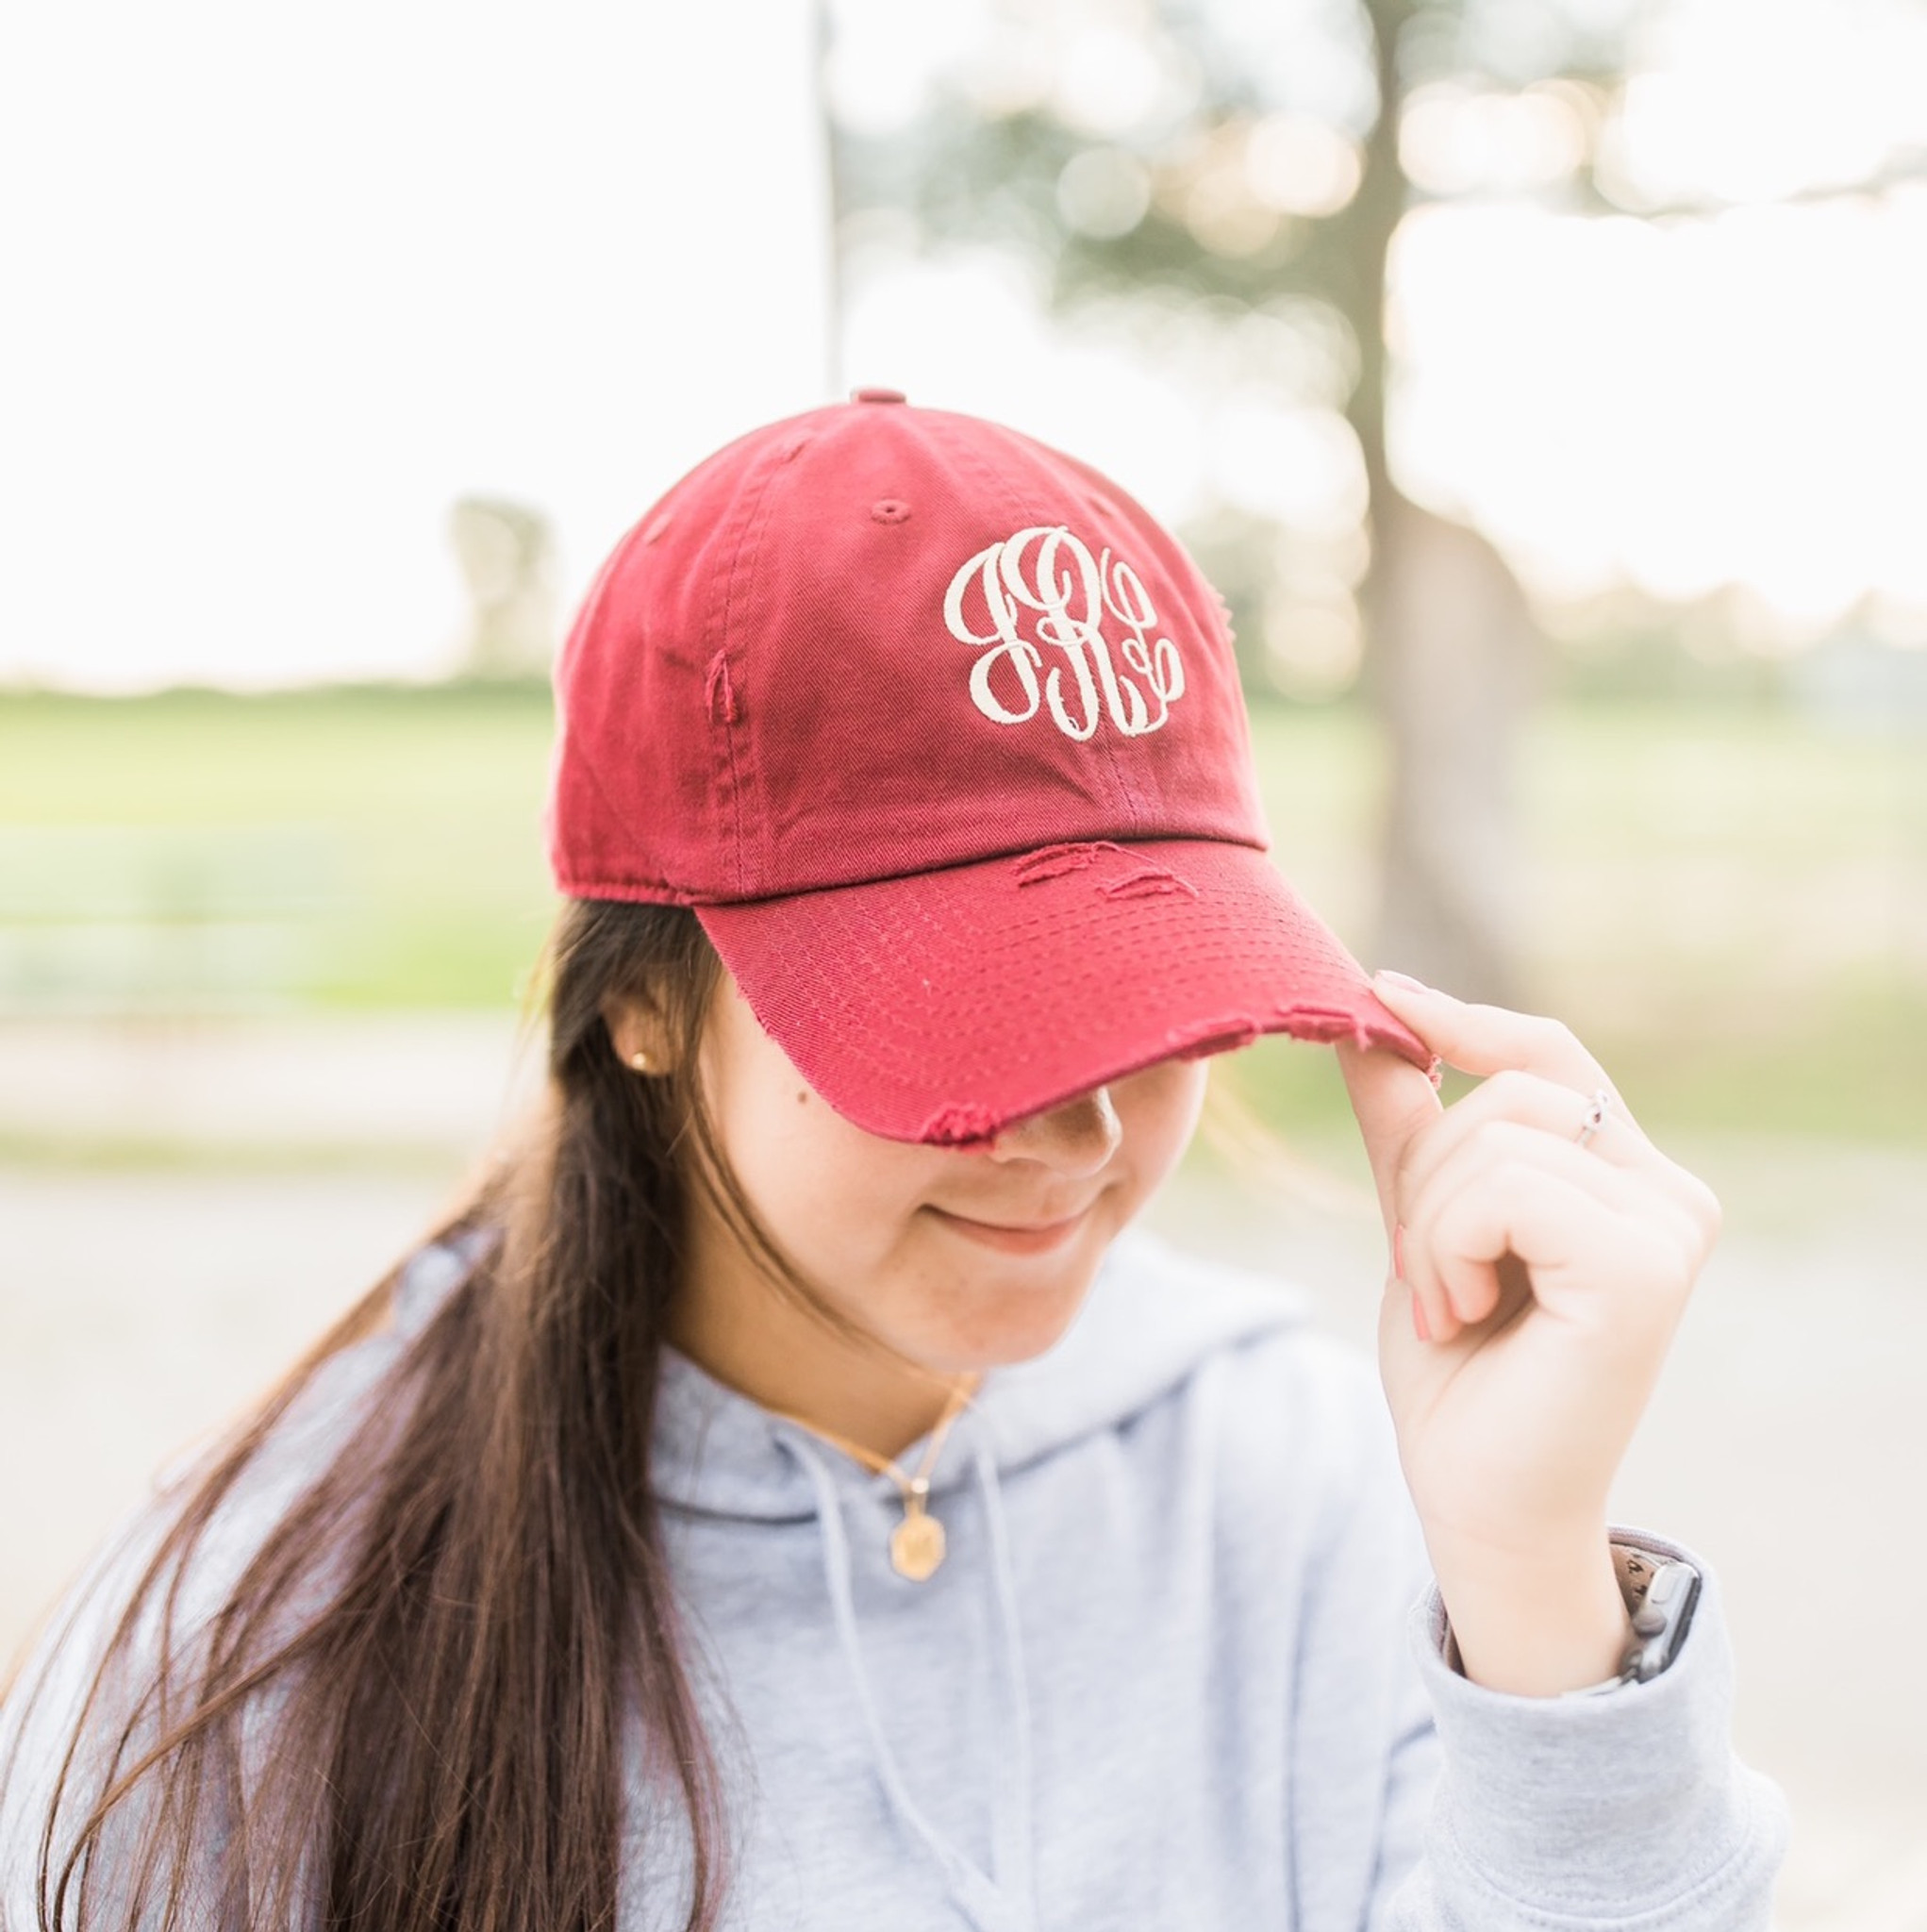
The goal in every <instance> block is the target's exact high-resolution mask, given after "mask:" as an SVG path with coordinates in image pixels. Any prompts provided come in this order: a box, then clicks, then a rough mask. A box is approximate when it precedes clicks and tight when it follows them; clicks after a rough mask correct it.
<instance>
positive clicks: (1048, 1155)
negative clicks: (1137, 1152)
mask: <svg viewBox="0 0 1927 1932" xmlns="http://www.w3.org/2000/svg"><path fill="white" fill-rule="evenodd" d="M1123 1138H1124V1130H1123V1127H1122V1126H1121V1124H1120V1123H1119V1120H1118V1110H1117V1108H1115V1107H1113V1106H1112V1105H1111V1092H1110V1089H1109V1088H1108V1087H1095V1088H1093V1089H1092V1090H1091V1091H1089V1092H1088V1093H1080V1094H1079V1095H1078V1096H1077V1097H1076V1098H1075V1099H1074V1100H1067V1101H1065V1102H1063V1104H1062V1105H1061V1106H1058V1107H1053V1108H1046V1109H1045V1110H1044V1111H1043V1112H1042V1113H1034V1114H1028V1115H1026V1116H1025V1117H1024V1118H1023V1119H1022V1120H1021V1121H1013V1122H1011V1124H1009V1125H1008V1126H1007V1127H1005V1128H1004V1129H1003V1130H1002V1132H1000V1133H999V1134H998V1136H997V1138H996V1139H995V1140H994V1141H991V1143H990V1158H991V1159H993V1160H1036V1161H1040V1162H1041V1163H1042V1164H1043V1165H1044V1166H1046V1167H1049V1168H1053V1169H1055V1171H1056V1172H1057V1173H1059V1174H1071V1175H1083V1174H1096V1173H1097V1172H1098V1170H1099V1169H1100V1168H1102V1167H1103V1166H1104V1165H1105V1162H1106V1161H1108V1160H1109V1159H1110V1158H1111V1156H1112V1155H1113V1154H1115V1153H1116V1152H1117V1151H1118V1143H1119V1142H1120V1141H1121V1140H1122V1139H1123Z"/></svg>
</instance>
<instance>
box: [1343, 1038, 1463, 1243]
mask: <svg viewBox="0 0 1927 1932" xmlns="http://www.w3.org/2000/svg"><path fill="white" fill-rule="evenodd" d="M1400 1017H1401V1018H1404V1015H1403V1014H1401V1015H1400ZM1407 1024H1410V1023H1409V1022H1407ZM1421 1037H1422V1036H1421ZM1337 1051H1338V1071H1339V1072H1340V1073H1341V1074H1343V1075H1344V1079H1345V1094H1346V1097H1347V1098H1348V1099H1349V1100H1350V1101H1351V1103H1352V1112H1353V1114H1354V1117H1355V1118H1356V1120H1357V1122H1358V1130H1359V1132H1360V1134H1361V1135H1362V1136H1363V1137H1364V1141H1365V1155H1366V1158H1367V1159H1368V1160H1369V1161H1370V1163H1371V1178H1372V1181H1373V1183H1374V1185H1375V1186H1376V1187H1377V1190H1378V1205H1379V1208H1380V1209H1381V1211H1382V1212H1383V1213H1384V1215H1385V1222H1386V1227H1387V1230H1389V1229H1390V1227H1391V1224H1392V1221H1393V1219H1394V1210H1393V1202H1394V1198H1395V1196H1394V1187H1395V1184H1396V1181H1397V1177H1398V1172H1399V1167H1400V1164H1401V1163H1402V1162H1403V1160H1404V1154H1405V1149H1406V1148H1407V1147H1408V1146H1409V1145H1410V1144H1411V1141H1412V1140H1413V1138H1414V1137H1415V1136H1416V1135H1418V1134H1420V1133H1422V1132H1423V1131H1424V1129H1425V1128H1426V1127H1428V1126H1430V1125H1431V1124H1432V1123H1433V1122H1434V1121H1436V1120H1437V1118H1438V1116H1439V1113H1440V1111H1441V1110H1442V1109H1441V1108H1440V1105H1439V1099H1438V1092H1437V1088H1435V1087H1434V1085H1433V1083H1432V1076H1431V1075H1430V1074H1424V1073H1421V1072H1420V1070H1419V1069H1418V1068H1417V1067H1415V1066H1414V1065H1413V1064H1412V1063H1411V1061H1410V1060H1409V1059H1407V1058H1405V1057H1404V1055H1403V1054H1401V1053H1399V1052H1398V1051H1396V1050H1395V1049H1394V1048H1391V1047H1387V1046H1359V1045H1357V1044H1356V1043H1355V1042H1354V1041H1349V1040H1341V1041H1338V1045H1337Z"/></svg>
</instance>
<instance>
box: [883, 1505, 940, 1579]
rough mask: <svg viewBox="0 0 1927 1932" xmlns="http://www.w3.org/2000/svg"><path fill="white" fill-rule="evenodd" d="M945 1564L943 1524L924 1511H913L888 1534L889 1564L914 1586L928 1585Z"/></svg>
mask: <svg viewBox="0 0 1927 1932" xmlns="http://www.w3.org/2000/svg"><path fill="white" fill-rule="evenodd" d="M942 1561H943V1525H942V1524H940V1523H939V1522H938V1520H937V1519H936V1517H934V1516H926V1515H925V1514H924V1513H923V1511H922V1510H921V1509H918V1510H914V1511H912V1512H911V1513H910V1514H909V1515H907V1516H905V1518H904V1520H903V1521H902V1522H901V1523H900V1524H897V1526H896V1527H895V1528H894V1529H893V1530H891V1531H890V1533H889V1564H890V1568H891V1569H892V1570H894V1571H895V1572H896V1573H897V1574H898V1575H899V1576H907V1577H908V1578H909V1579H910V1581H911V1582H912V1583H923V1582H927V1581H928V1580H929V1578H931V1577H932V1576H934V1575H936V1574H937V1568H938V1565H939V1564H940V1563H941V1562H942Z"/></svg>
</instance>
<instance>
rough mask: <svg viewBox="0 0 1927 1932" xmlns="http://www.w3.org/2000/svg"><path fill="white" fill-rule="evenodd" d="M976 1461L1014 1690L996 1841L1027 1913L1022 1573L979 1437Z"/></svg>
mask: <svg viewBox="0 0 1927 1932" xmlns="http://www.w3.org/2000/svg"><path fill="white" fill-rule="evenodd" d="M971 1459H972V1463H973V1464H974V1465H975V1467H976V1472H977V1486H978V1488H979V1489H981V1490H982V1491H983V1492H984V1520H985V1522H986V1523H987V1524H988V1525H989V1531H990V1574H991V1578H992V1581H993V1583H994V1586H995V1589H996V1593H997V1616H998V1621H999V1622H1000V1623H1001V1624H1003V1626H1004V1662H1005V1671H1004V1679H1005V1686H1006V1688H1007V1689H1008V1691H1009V1693H1010V1735H1011V1740H1012V1741H1011V1752H1010V1763H1009V1775H1008V1776H1007V1777H999V1778H997V1779H995V1780H993V1785H994V1789H995V1791H996V1814H995V1815H996V1824H995V1827H994V1830H995V1837H994V1840H993V1844H994V1846H995V1853H994V1856H995V1857H996V1861H997V1879H998V1883H999V1885H1000V1886H1001V1887H1002V1888H1003V1890H1005V1891H1006V1892H1007V1893H1009V1894H1010V1895H1011V1896H1012V1897H1013V1898H1016V1899H1020V1900H1022V1905H1023V1909H1024V1912H1025V1915H1026V1917H1028V1916H1029V1915H1030V1913H1031V1912H1032V1910H1033V1909H1034V1906H1033V1901H1034V1899H1035V1896H1036V1894H1035V1890H1034V1874H1033V1872H1032V1865H1031V1808H1030V1802H1031V1794H1030V1688H1029V1684H1028V1682H1027V1680H1026V1679H1025V1677H1024V1674H1023V1635H1022V1628H1021V1627H1020V1625H1019V1624H1018V1621H1017V1572H1016V1570H1015V1568H1014V1567H1013V1565H1012V1563H1011V1560H1010V1528H1009V1525H1008V1524H1006V1523H1005V1518H1004V1490H1003V1486H1002V1485H1001V1484H1000V1483H999V1482H998V1480H997V1462H996V1458H995V1457H993V1456H992V1455H991V1454H990V1448H989V1444H988V1443H987V1442H986V1441H983V1440H982V1438H981V1437H979V1438H978V1440H977V1442H976V1444H975V1450H974V1454H973V1455H972V1458H971Z"/></svg>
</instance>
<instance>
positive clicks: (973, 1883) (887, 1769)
mask: <svg viewBox="0 0 1927 1932" xmlns="http://www.w3.org/2000/svg"><path fill="white" fill-rule="evenodd" d="M777 1441H779V1442H781V1443H782V1445H783V1447H784V1448H785V1449H787V1450H788V1451H789V1454H790V1455H792V1456H793V1457H795V1458H796V1459H797V1461H798V1462H799V1463H801V1464H802V1466H803V1469H804V1472H805V1474H807V1475H808V1477H809V1480H810V1486H811V1488H812V1489H813V1490H814V1491H815V1492H816V1504H817V1521H818V1523H819V1524H820V1525H821V1526H822V1550H823V1581H824V1583H825V1584H826V1586H827V1587H828V1590H829V1597H830V1610H831V1614H832V1616H833V1617H834V1619H835V1621H836V1626H837V1639H838V1641H839V1643H840V1644H841V1646H842V1651H843V1660H844V1661H845V1663H847V1664H848V1665H849V1667H850V1678H851V1682H852V1684H853V1685H854V1687H855V1689H856V1704H857V1707H858V1709H860V1710H861V1711H862V1713H863V1725H864V1729H865V1731H866V1733H867V1734H868V1736H869V1739H870V1749H871V1755H872V1759H873V1760H874V1763H875V1767H876V1775H877V1779H878V1781H879V1783H881V1785H882V1786H883V1790H884V1794H885V1796H886V1797H887V1798H888V1799H889V1804H890V1808H891V1809H892V1810H893V1811H894V1812H895V1813H896V1815H897V1817H898V1819H899V1820H900V1821H901V1822H902V1823H903V1824H905V1825H906V1826H907V1827H908V1828H909V1830H910V1831H911V1832H912V1833H914V1834H915V1836H916V1837H917V1838H918V1840H921V1842H922V1845H923V1848H924V1849H925V1850H926V1851H927V1852H928V1853H929V1854H930V1856H931V1857H933V1858H934V1859H936V1861H937V1863H938V1865H939V1869H940V1870H941V1871H942V1873H943V1875H944V1877H945V1879H946V1880H947V1881H948V1883H949V1885H950V1890H951V1895H952V1896H953V1897H954V1898H955V1901H956V1903H957V1904H958V1905H959V1906H960V1907H962V1908H963V1909H964V1911H965V1912H966V1913H967V1914H968V1915H969V1916H970V1918H971V1920H972V1923H973V1924H975V1925H976V1926H977V1927H978V1928H979V1932H1025V1928H1028V1927H1030V1926H1031V1925H1033V1924H1035V1912H1034V1907H1033V1904H1032V1893H1031V1847H1030V1835H1031V1818H1030V1700H1029V1696H1028V1693H1027V1691H1026V1690H1025V1686H1024V1677H1023V1657H1022V1650H1021V1648H1020V1646H1019V1641H1018V1624H1017V1591H1016V1581H1015V1578H1014V1576H1013V1574H1012V1572H1011V1567H1010V1550H1009V1537H1008V1534H1007V1531H1006V1528H1005V1521H1004V1512H1003V1505H1002V1500H1001V1498H1000V1497H999V1495H998V1489H997V1480H996V1467H995V1464H994V1462H993V1461H992V1460H991V1458H990V1457H989V1454H988V1450H987V1449H986V1448H985V1447H984V1445H983V1444H982V1443H981V1442H980V1443H979V1444H978V1445H977V1451H976V1455H975V1457H974V1463H975V1468H976V1472H977V1480H978V1483H979V1485H980V1486H981V1487H982V1489H983V1491H984V1499H985V1513H986V1516H987V1518H988V1522H989V1525H990V1557H991V1568H992V1571H993V1574H994V1577H995V1590H996V1597H997V1614H998V1623H999V1624H1000V1625H1001V1627H1002V1631H1003V1636H1004V1651H1005V1680H1006V1684H1007V1686H1008V1689H1009V1693H1010V1694H1009V1703H1008V1708H1009V1712H1010V1721H1011V1724H1012V1728H1013V1732H1014V1736H1013V1749H1012V1751H1011V1756H1010V1761H1009V1776H1008V1778H1007V1779H1006V1778H1005V1777H1003V1776H998V1777H995V1778H993V1779H992V1780H991V1786H992V1790H993V1791H994V1793H995V1798H994V1804H995V1813H994V1820H995V1822H994V1824H993V1835H992V1841H991V1842H992V1855H993V1858H994V1861H995V1866H996V1871H997V1878H998V1881H999V1882H998V1883H997V1884H994V1885H993V1884H992V1883H991V1882H990V1880H989V1879H988V1878H987V1877H986V1876H985V1874H983V1873H982V1872H980V1871H979V1870H978V1869H977V1867H976V1866H975V1864H973V1863H972V1860H971V1859H969V1858H967V1857H965V1856H964V1855H963V1854H962V1853H961V1852H959V1851H958V1850H957V1849H956V1847H955V1845H953V1844H952V1843H951V1842H950V1841H949V1840H947V1839H945V1838H944V1837H943V1835H942V1834H941V1833H940V1832H939V1831H938V1829H937V1828H936V1826H935V1825H933V1824H931V1823H930V1821H929V1819H928V1818H926V1817H925V1816H924V1815H923V1813H922V1810H921V1809H920V1808H919V1807H918V1806H917V1804H916V1802H915V1800H913V1799H912V1798H911V1796H910V1794H909V1792H908V1790H905V1786H904V1781H903V1775H902V1774H901V1773H900V1772H899V1771H898V1769H897V1761H896V1755H895V1753H894V1752H892V1751H891V1750H890V1748H889V1740H887V1739H886V1738H885V1737H884V1734H883V1724H882V1721H881V1719H880V1718H879V1716H878V1714H877V1708H876V1699H875V1697H874V1696H873V1694H872V1691H871V1688H870V1674H869V1673H868V1671H866V1670H865V1669H864V1666H863V1653H862V1648H861V1643H860V1641H859V1639H858V1636H857V1630H856V1599H855V1597H854V1596H853V1594H852V1591H851V1583H850V1576H851V1566H850V1540H849V1536H848V1533H847V1532H846V1530H845V1528H844V1524H843V1507H842V1499H841V1497H840V1496H839V1493H838V1490H837V1483H836V1478H835V1477H834V1476H833V1475H832V1474H830V1472H829V1469H828V1467H827V1466H826V1465H825V1464H824V1462H823V1459H822V1457H821V1456H819V1455H818V1454H817V1453H816V1451H815V1450H814V1449H812V1448H811V1447H809V1445H808V1444H807V1442H806V1441H803V1440H801V1439H800V1438H798V1437H794V1436H791V1435H790V1434H789V1432H788V1431H785V1432H783V1433H781V1434H779V1435H778V1437H777Z"/></svg>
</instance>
